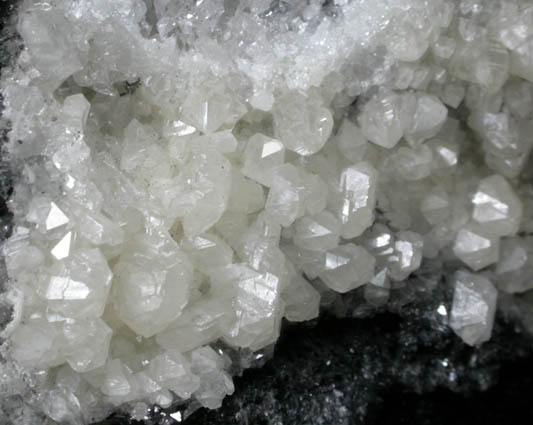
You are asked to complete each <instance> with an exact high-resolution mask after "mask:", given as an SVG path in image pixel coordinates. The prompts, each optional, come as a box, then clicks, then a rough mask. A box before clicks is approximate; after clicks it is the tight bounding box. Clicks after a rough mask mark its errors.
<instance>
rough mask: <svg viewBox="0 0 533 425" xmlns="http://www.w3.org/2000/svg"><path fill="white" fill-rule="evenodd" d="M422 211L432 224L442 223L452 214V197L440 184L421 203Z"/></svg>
mask: <svg viewBox="0 0 533 425" xmlns="http://www.w3.org/2000/svg"><path fill="white" fill-rule="evenodd" d="M420 211H421V212H422V214H423V215H424V217H425V219H426V220H427V221H428V222H429V223H430V224H432V225H435V224H438V223H442V222H443V221H444V220H446V219H447V218H448V216H449V214H450V197H449V196H448V193H447V192H446V191H445V190H444V189H443V188H442V187H440V186H437V187H436V188H435V189H434V190H433V191H432V192H430V193H428V194H427V195H426V196H424V198H423V199H422V202H421V203H420Z"/></svg>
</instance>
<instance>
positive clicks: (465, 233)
mask: <svg viewBox="0 0 533 425" xmlns="http://www.w3.org/2000/svg"><path fill="white" fill-rule="evenodd" d="M499 249H500V241H499V238H498V237H497V236H494V235H493V234H491V233H488V232H486V231H484V230H482V229H481V228H480V227H479V226H478V225H476V224H475V223H470V224H467V225H466V226H464V227H463V228H461V229H460V230H459V232H458V233H457V236H456V238H455V242H454V245H453V252H454V254H455V255H456V256H457V258H459V259H460V260H461V261H462V262H463V263H465V264H466V265H467V266H469V267H470V268H471V269H472V270H474V271H477V270H480V269H482V268H484V267H487V266H489V265H490V264H493V263H496V262H497V261H498V257H499Z"/></svg>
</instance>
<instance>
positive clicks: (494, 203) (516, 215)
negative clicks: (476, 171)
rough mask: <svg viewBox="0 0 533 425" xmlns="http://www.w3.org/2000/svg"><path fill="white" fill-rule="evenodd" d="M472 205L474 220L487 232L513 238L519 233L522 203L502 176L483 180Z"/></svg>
mask: <svg viewBox="0 0 533 425" xmlns="http://www.w3.org/2000/svg"><path fill="white" fill-rule="evenodd" d="M472 203H473V204H474V210H473V212H472V218H473V219H474V220H475V221H476V222H478V223H479V224H480V225H481V226H482V227H483V229H485V230H486V231H488V232H491V233H493V234H495V235H497V236H512V235H514V234H516V232H517V231H518V227H519V225H520V220H521V218H522V203H521V202H520V199H519V198H518V197H517V196H516V194H515V193H514V191H513V189H512V187H511V186H510V185H509V183H507V181H506V180H505V179H504V178H503V177H502V176H500V175H497V174H495V175H493V176H490V177H487V178H485V179H483V180H481V182H480V183H479V186H478V188H477V192H476V193H475V195H474V198H473V199H472Z"/></svg>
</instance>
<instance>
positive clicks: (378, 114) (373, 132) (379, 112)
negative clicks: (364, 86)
mask: <svg viewBox="0 0 533 425" xmlns="http://www.w3.org/2000/svg"><path fill="white" fill-rule="evenodd" d="M400 113H401V99H400V98H399V97H398V95H396V94H394V93H386V92H380V93H379V94H378V95H377V96H375V97H373V98H372V99H371V100H370V101H369V102H368V103H367V104H366V105H365V108H364V110H363V113H362V114H361V117H360V124H361V129H362V131H363V134H364V135H365V137H366V138H367V139H368V140H370V141H371V142H373V143H375V144H377V145H379V146H382V147H384V148H387V149H391V148H393V147H394V146H396V143H398V142H399V141H400V139H401V138H402V136H403V126H402V122H401V119H400Z"/></svg>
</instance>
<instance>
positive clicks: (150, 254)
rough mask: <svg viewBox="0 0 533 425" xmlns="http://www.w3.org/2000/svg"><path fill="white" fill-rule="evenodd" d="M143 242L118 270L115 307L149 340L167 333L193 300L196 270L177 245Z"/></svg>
mask: <svg viewBox="0 0 533 425" xmlns="http://www.w3.org/2000/svg"><path fill="white" fill-rule="evenodd" d="M154 242H156V243H158V244H159V246H158V245H152V243H151V240H150V239H149V238H140V239H138V240H137V241H136V243H134V244H132V245H131V246H130V249H129V250H128V251H126V252H123V253H122V254H121V256H120V258H119V260H118V262H117V264H116V266H115V267H114V273H115V281H114V284H113V285H114V286H113V305H114V308H115V310H116V312H117V314H118V316H119V317H120V319H121V320H122V321H123V322H124V323H125V324H127V325H128V326H129V327H130V328H131V329H132V330H134V331H135V332H137V333H138V334H139V335H142V336H144V337H145V338H148V337H150V336H152V335H155V334H156V333H158V332H161V331H162V330H164V329H165V328H166V327H167V326H168V325H169V324H170V323H172V321H173V320H174V319H176V318H177V317H178V316H179V315H180V314H181V312H182V310H183V308H184V307H185V305H186V304H187V302H188V300H189V290H190V285H191V281H192V266H191V264H190V262H189V260H188V258H187V257H186V255H185V254H184V253H183V252H182V251H181V250H180V249H179V248H178V247H177V245H176V244H175V242H173V241H170V240H169V239H166V238H162V239H160V240H156V241H154Z"/></svg>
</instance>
